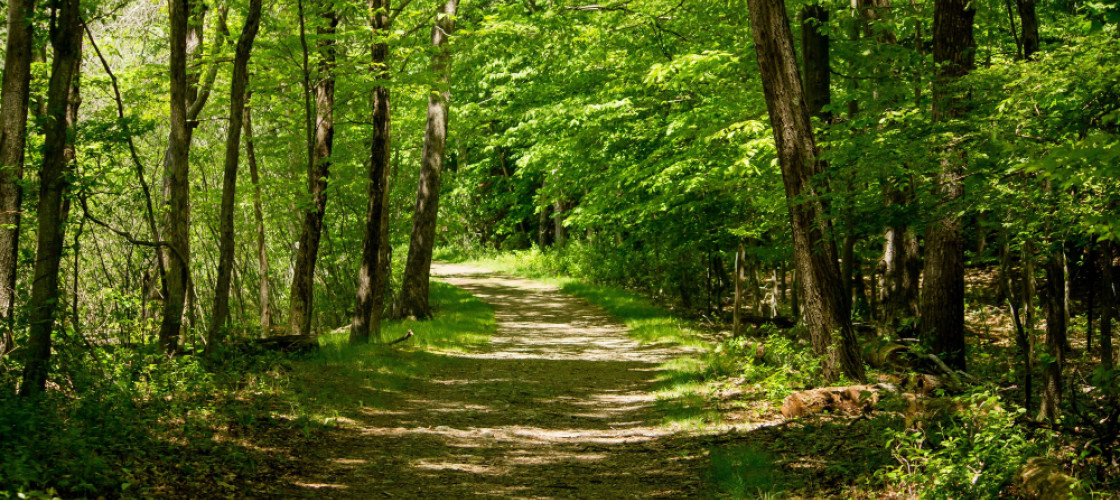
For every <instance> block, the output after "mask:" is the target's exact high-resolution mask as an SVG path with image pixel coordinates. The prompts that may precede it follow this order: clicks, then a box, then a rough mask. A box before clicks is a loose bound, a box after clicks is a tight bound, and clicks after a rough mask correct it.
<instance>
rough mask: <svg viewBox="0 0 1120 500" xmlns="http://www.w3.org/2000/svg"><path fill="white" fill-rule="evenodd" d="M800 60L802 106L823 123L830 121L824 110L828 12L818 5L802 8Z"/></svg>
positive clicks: (828, 88) (828, 83) (828, 78)
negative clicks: (803, 82) (803, 98)
mask: <svg viewBox="0 0 1120 500" xmlns="http://www.w3.org/2000/svg"><path fill="white" fill-rule="evenodd" d="M801 50H802V54H801V60H802V63H803V65H804V74H805V76H804V78H805V104H806V105H807V106H809V114H810V115H812V116H815V117H817V118H819V119H820V120H821V122H822V123H826V124H827V123H829V122H830V121H832V112H831V111H828V110H825V107H827V106H828V105H829V104H831V103H832V72H831V71H830V68H829V53H828V51H829V40H828V10H827V9H825V8H824V7H822V6H821V5H820V4H819V3H813V4H807V5H805V6H804V7H802V8H801Z"/></svg>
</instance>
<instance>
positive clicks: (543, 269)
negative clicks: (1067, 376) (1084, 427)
mask: <svg viewBox="0 0 1120 500" xmlns="http://www.w3.org/2000/svg"><path fill="white" fill-rule="evenodd" d="M585 250H586V249H584V248H580V247H576V248H574V249H572V250H564V251H555V250H552V251H543V252H542V251H540V250H538V249H532V250H528V251H520V252H503V253H486V252H477V253H470V252H461V251H449V250H445V251H444V252H443V253H442V254H441V255H440V258H442V259H444V260H455V261H459V262H464V263H467V264H471V265H476V266H479V267H485V268H488V269H491V270H494V271H498V272H504V273H509V274H515V275H521V276H527V277H532V278H536V279H542V280H545V281H549V282H552V283H554V284H557V285H558V286H560V287H561V289H562V290H564V291H566V292H568V293H572V294H574V295H576V296H579V297H582V298H584V299H587V300H588V301H590V302H592V303H595V304H596V305H598V306H600V307H602V308H603V309H604V310H606V311H607V312H608V313H610V314H611V315H612V316H614V317H616V318H617V319H619V320H620V321H622V322H624V323H625V324H626V325H627V326H628V327H630V329H631V336H632V337H633V338H635V339H636V340H638V341H641V342H655V343H657V342H667V343H674V344H680V345H685V346H688V347H690V348H691V352H690V353H689V354H686V355H684V356H681V357H679V358H677V359H674V360H672V361H670V362H668V363H666V364H664V365H663V366H662V367H661V373H660V375H659V384H658V388H657V391H658V392H657V396H658V406H659V408H660V409H661V411H662V412H663V415H664V419H665V420H664V423H665V425H668V426H671V427H673V428H677V429H681V430H682V431H685V432H692V433H714V434H715V435H716V436H719V437H717V438H714V439H713V445H712V446H711V448H710V466H709V469H708V477H707V479H708V482H709V485H710V488H711V491H712V493H713V495H714V496H716V497H721V498H785V497H788V496H793V497H798V496H807V497H816V496H828V495H834V494H839V495H841V496H843V497H845V498H879V497H883V496H887V497H892V496H897V497H902V498H932V499H947V498H996V497H1014V496H1016V495H1017V494H1018V492H1017V489H1016V485H1015V478H1016V475H1017V473H1018V472H1019V470H1020V469H1021V467H1022V466H1023V464H1024V463H1025V462H1026V460H1027V459H1029V458H1031V457H1034V456H1040V455H1047V454H1049V455H1050V456H1053V457H1056V458H1058V459H1060V460H1062V461H1063V462H1064V463H1066V464H1071V463H1074V464H1075V463H1077V462H1079V461H1084V460H1083V459H1084V458H1085V457H1087V456H1088V455H1090V452H1088V451H1084V450H1080V451H1079V450H1074V449H1072V448H1071V447H1070V441H1069V440H1068V439H1067V440H1065V441H1062V440H1061V439H1059V436H1058V435H1056V434H1055V433H1054V432H1052V431H1051V430H1049V429H1046V428H1040V427H1031V426H1025V425H1022V423H1023V420H1024V417H1025V410H1023V409H1022V408H1019V407H1017V406H1016V405H1015V404H1014V403H1013V402H1011V401H1009V400H1008V398H1007V396H1006V393H1007V392H1008V391H1007V390H1006V389H1005V388H1002V387H1001V386H1000V385H999V384H998V383H996V382H980V381H978V382H976V383H974V384H969V385H967V386H964V387H954V388H951V389H948V390H946V389H941V390H938V391H936V392H935V393H933V394H930V395H929V399H930V400H932V401H934V402H935V403H933V404H931V408H932V409H928V410H927V409H924V408H923V409H917V410H916V409H915V407H914V406H913V405H914V403H913V402H912V401H911V400H907V399H904V398H887V399H885V400H883V401H882V402H881V404H880V405H879V406H878V407H877V408H875V409H874V410H873V411H870V412H865V413H864V414H861V415H845V414H840V413H837V414H835V415H831V414H828V413H826V414H824V415H821V416H816V417H811V418H804V419H795V420H788V419H785V418H784V417H782V415H781V414H780V412H779V411H778V410H779V408H780V406H781V403H782V401H783V399H784V398H785V397H786V396H788V395H789V394H791V393H792V392H794V391H798V390H804V389H811V388H815V387H822V386H825V385H830V384H826V383H825V382H824V381H823V380H822V379H821V377H820V373H819V361H818V358H817V357H816V356H814V355H813V353H812V351H811V349H810V348H809V346H808V345H807V341H806V338H805V335H804V332H801V331H800V328H799V327H795V328H793V329H780V328H776V327H773V326H763V327H760V328H756V329H754V330H752V332H751V334H750V335H749V336H746V337H738V338H735V337H731V336H730V335H728V334H727V333H726V332H723V333H720V332H719V331H718V330H719V328H718V327H719V326H720V325H718V324H715V325H713V324H711V323H707V324H705V323H701V322H699V321H695V320H682V319H680V318H679V317H677V316H675V315H674V314H673V313H671V312H668V309H667V308H665V307H659V306H658V305H655V304H654V303H652V302H651V301H650V300H649V299H647V298H645V297H643V296H642V295H643V294H640V293H637V292H645V293H646V294H648V293H649V292H650V290H649V289H648V288H645V287H638V289H634V288H629V289H628V288H623V287H619V286H617V285H616V284H617V283H619V282H618V281H615V280H612V279H610V277H609V276H603V275H601V274H599V273H597V272H595V269H597V267H596V266H594V265H591V262H592V258H591V257H590V255H589V253H588V252H585ZM993 354H994V353H992V352H987V351H984V350H981V349H977V351H976V353H975V356H974V357H975V358H976V359H977V360H981V361H982V363H980V364H984V365H985V366H978V367H977V368H976V371H977V372H978V373H985V372H986V371H992V370H997V369H1000V368H999V366H996V365H997V364H999V363H1005V362H1006V361H1005V360H1002V359H995V358H996V357H995V356H993ZM986 364H992V366H986ZM869 376H870V377H871V378H872V379H873V380H885V381H897V380H905V379H906V377H907V376H908V374H907V373H906V372H905V370H902V371H900V370H897V369H895V370H891V369H878V370H875V369H873V370H871V372H870V373H869ZM994 380H996V381H998V380H1000V379H998V378H995V379H994ZM848 383H849V382H848V381H844V380H840V381H837V382H834V383H833V384H832V385H844V384H848ZM904 390H905V389H904ZM1077 470H1081V471H1084V470H1085V469H1084V468H1081V469H1077ZM1078 487H1079V488H1081V491H1084V492H1087V493H1086V494H1087V495H1091V496H1094V497H1107V496H1108V495H1109V493H1108V491H1110V488H1111V482H1110V481H1109V480H1108V476H1107V475H1104V476H1095V475H1094V476H1091V477H1082V478H1081V480H1080V484H1079V485H1078Z"/></svg>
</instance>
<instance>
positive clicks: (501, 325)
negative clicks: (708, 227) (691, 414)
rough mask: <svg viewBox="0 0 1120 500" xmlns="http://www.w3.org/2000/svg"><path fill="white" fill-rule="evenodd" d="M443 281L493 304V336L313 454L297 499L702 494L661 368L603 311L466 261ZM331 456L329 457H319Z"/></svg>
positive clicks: (439, 270) (697, 460)
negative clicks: (660, 404)
mask: <svg viewBox="0 0 1120 500" xmlns="http://www.w3.org/2000/svg"><path fill="white" fill-rule="evenodd" d="M432 273H433V276H434V277H436V279H439V280H441V281H444V282H447V283H450V284H452V285H455V286H458V287H461V288H463V289H465V290H467V291H469V292H470V293H472V294H474V295H475V296H477V297H479V298H480V299H482V300H483V301H485V302H487V303H489V304H490V305H491V306H492V307H493V308H494V314H495V316H496V318H497V321H498V331H497V333H496V334H495V335H494V337H493V338H492V341H491V342H490V343H489V344H488V345H486V346H483V347H481V348H478V349H475V350H473V351H472V352H469V353H465V354H455V353H449V354H438V355H439V356H449V357H452V358H454V359H452V360H450V361H449V362H446V363H440V364H439V365H438V366H439V367H438V368H437V369H436V370H434V371H433V372H432V373H431V376H430V378H429V379H427V380H425V381H420V382H416V383H415V384H413V385H412V386H411V387H410V390H409V391H408V392H407V393H403V394H400V395H399V396H397V397H398V398H399V400H396V401H394V402H393V405H392V406H391V409H390V410H369V411H367V412H365V413H364V415H365V416H364V418H362V419H359V420H354V421H351V422H347V423H346V425H345V426H344V428H343V429H342V430H341V431H340V433H339V434H340V435H338V436H334V437H329V438H326V439H325V442H323V444H322V446H321V447H316V448H317V449H315V450H308V454H309V455H310V456H312V457H314V461H315V462H317V463H319V464H320V466H318V467H315V468H314V470H312V471H311V472H310V473H309V475H308V476H307V477H304V478H300V481H298V482H297V486H296V488H297V490H295V491H291V492H290V493H291V494H293V495H301V496H311V497H330V498H438V499H455V498H463V497H473V496H484V497H497V498H657V497H661V498H682V497H698V496H702V495H703V492H704V490H703V486H702V471H701V470H700V469H701V468H702V467H703V465H704V464H705V463H706V459H704V458H702V457H701V450H703V446H702V445H701V444H700V443H698V442H694V441H693V440H691V439H690V438H688V437H687V436H685V435H680V434H674V433H672V432H671V431H669V430H667V429H665V428H664V427H662V426H660V425H659V423H660V421H661V417H660V415H658V413H657V412H656V411H655V410H654V408H653V404H654V398H653V396H652V394H651V391H652V388H653V384H654V377H655V376H656V374H657V366H658V365H659V364H660V363H662V362H664V361H666V360H668V359H670V358H671V357H672V356H674V355H678V354H680V350H679V349H677V348H672V349H669V348H665V347H663V346H662V347H657V346H642V345H639V344H638V343H637V342H635V341H633V340H630V339H629V338H627V336H626V329H625V327H624V326H622V325H620V324H618V323H617V322H616V321H614V320H612V319H611V318H610V317H609V316H608V315H607V314H606V313H605V312H603V311H602V310H600V309H599V308H597V307H594V306H592V305H591V304H589V303H587V302H586V301H583V300H581V299H577V298H574V297H571V296H568V295H566V294H563V293H561V292H560V291H559V290H557V289H556V288H555V287H551V286H548V285H544V284H541V283H539V282H535V281H532V280H526V279H521V278H513V277H508V276H499V275H495V274H492V273H488V272H486V271H483V270H479V269H474V268H470V267H465V266H459V265H447V264H444V265H438V264H437V265H434V266H433V269H432ZM319 448H321V449H319Z"/></svg>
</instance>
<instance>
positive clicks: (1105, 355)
mask: <svg viewBox="0 0 1120 500" xmlns="http://www.w3.org/2000/svg"><path fill="white" fill-rule="evenodd" d="M1115 249H1116V245H1115V244H1114V243H1111V242H1109V243H1103V244H1101V249H1100V260H1101V262H1100V266H1101V279H1100V281H1101V284H1100V286H1101V326H1100V331H1101V366H1103V367H1105V368H1106V369H1109V370H1111V369H1112V367H1113V359H1112V358H1113V354H1112V320H1113V319H1114V318H1115V317H1116V303H1117V286H1116V274H1115V271H1114V269H1113V267H1112V262H1113V259H1114V258H1115V257H1116V252H1115Z"/></svg>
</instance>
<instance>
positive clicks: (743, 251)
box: [731, 243, 747, 337]
mask: <svg viewBox="0 0 1120 500" xmlns="http://www.w3.org/2000/svg"><path fill="white" fill-rule="evenodd" d="M746 267H747V248H746V246H745V245H743V244H742V243H739V249H738V250H737V251H736V252H735V306H734V311H733V313H732V317H731V318H732V319H731V333H732V335H734V336H736V337H738V336H740V335H742V334H743V318H742V316H743V286H744V283H743V282H744V280H745V279H746Z"/></svg>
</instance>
